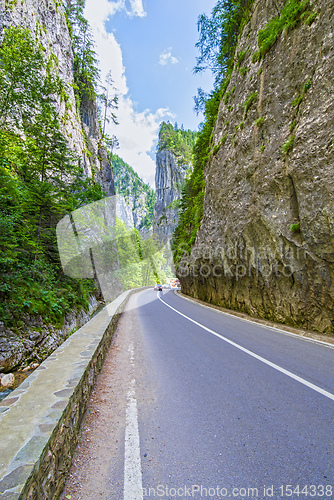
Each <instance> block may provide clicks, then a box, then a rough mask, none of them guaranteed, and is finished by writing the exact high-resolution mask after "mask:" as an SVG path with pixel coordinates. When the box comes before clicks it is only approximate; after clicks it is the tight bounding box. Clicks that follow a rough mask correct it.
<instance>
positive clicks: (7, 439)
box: [0, 289, 138, 500]
mask: <svg viewBox="0 0 334 500" xmlns="http://www.w3.org/2000/svg"><path fill="white" fill-rule="evenodd" d="M137 290H138V289H136V290H135V291H137ZM133 292H134V290H131V291H127V292H124V293H123V294H122V295H120V296H119V297H118V298H117V299H116V300H114V301H113V302H111V303H110V304H108V305H107V306H106V307H105V308H104V309H103V310H102V311H101V312H99V313H98V314H97V315H96V316H95V317H94V318H92V319H91V320H90V321H89V322H88V323H86V324H85V325H84V326H83V327H82V328H80V329H79V330H78V331H77V332H76V333H74V334H73V335H72V336H71V337H69V338H68V339H67V340H66V341H65V342H64V343H63V344H62V345H61V346H60V347H59V348H58V349H56V351H54V352H53V353H52V354H51V356H49V357H48V358H47V359H46V360H45V361H44V362H43V363H42V364H41V365H40V366H39V368H38V369H37V370H35V371H34V372H33V373H32V374H31V375H30V376H29V377H28V378H27V379H26V380H25V381H24V382H23V384H21V385H20V386H19V387H18V388H17V389H15V390H14V391H13V392H12V393H11V394H10V395H9V396H8V397H7V398H5V399H4V400H3V401H2V402H1V403H0V499H1V500H25V499H29V500H52V499H57V498H58V497H59V495H60V493H61V492H62V490H63V488H64V483H65V479H66V475H67V473H68V471H69V468H70V466H71V460H72V455H73V453H74V450H75V447H76V444H77V441H78V437H79V429H80V424H81V420H82V417H83V415H84V412H85V409H86V405H87V402H88V398H89V395H90V393H91V390H92V388H93V385H94V382H95V379H96V376H97V374H98V372H99V371H100V369H101V366H102V363H103V360H104V357H105V354H106V351H107V349H108V347H109V345H110V341H111V338H112V335H113V332H114V329H115V327H116V324H117V321H118V319H119V316H120V314H121V313H122V311H123V310H124V306H125V304H126V302H127V299H128V297H129V295H130V294H131V293H133Z"/></svg>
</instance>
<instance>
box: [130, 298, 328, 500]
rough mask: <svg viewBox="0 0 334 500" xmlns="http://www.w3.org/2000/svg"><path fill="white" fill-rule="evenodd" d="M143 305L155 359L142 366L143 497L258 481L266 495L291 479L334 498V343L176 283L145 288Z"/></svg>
mask: <svg viewBox="0 0 334 500" xmlns="http://www.w3.org/2000/svg"><path fill="white" fill-rule="evenodd" d="M158 297H159V298H158ZM137 305H138V310H137V312H138V316H139V321H140V324H141V335H142V337H143V344H144V346H145V348H144V359H145V362H144V363H145V368H146V369H145V376H144V375H143V374H141V372H140V371H139V372H138V374H137V376H138V378H137V377H136V387H137V389H136V391H137V401H138V414H139V416H138V428H139V436H140V456H141V462H142V469H143V473H142V487H143V489H144V498H145V493H146V494H147V498H154V492H155V493H156V497H158V493H159V494H161V495H162V493H169V495H168V494H165V495H164V496H160V498H173V496H174V498H175V497H176V498H177V497H179V498H182V497H183V498H191V497H192V495H193V497H194V498H196V497H197V498H201V497H202V498H203V497H204V498H205V495H207V497H210V496H211V497H214V498H219V496H221V497H222V498H224V496H225V497H229V496H231V497H233V496H234V495H235V496H234V497H235V498H244V497H248V498H249V497H252V496H255V495H256V490H254V488H257V490H258V492H259V497H260V498H261V497H262V498H291V494H290V493H291V490H290V488H292V491H293V490H294V491H295V492H294V493H293V494H292V498H298V497H300V498H324V497H327V498H332V497H333V498H334V439H333V438H334V426H333V423H334V422H333V416H334V396H333V394H334V350H333V349H332V348H329V347H326V346H323V345H319V344H315V343H314V342H311V341H307V340H304V339H301V338H297V337H294V336H291V335H288V334H285V333H281V332H278V331H274V330H272V329H269V328H265V327H262V326H259V325H258V324H255V323H251V322H247V321H242V320H240V319H239V318H236V317H232V316H228V315H225V314H222V313H220V312H218V311H215V310H212V309H209V308H204V307H201V306H199V305H198V304H196V303H193V302H190V301H188V300H185V299H183V298H180V297H178V296H176V295H175V294H174V293H173V292H163V293H161V292H159V293H158V294H157V293H155V292H153V291H150V290H149V291H146V292H145V293H142V294H140V295H139V296H138V302H137ZM167 305H169V306H171V307H173V308H174V309H175V310H176V311H179V312H181V313H182V314H183V315H185V316H187V317H189V318H191V319H192V320H193V321H196V322H198V323H199V324H195V323H194V322H193V321H190V320H189V319H188V318H186V317H185V316H181V315H180V314H178V313H177V312H176V311H175V310H173V309H171V307H167ZM200 325H203V326H204V327H206V328H209V329H210V330H212V331H213V332H215V333H216V334H218V336H217V335H215V334H214V333H213V332H209V331H207V330H205V329H203V328H202V326H200ZM220 335H221V336H222V337H224V338H225V339H227V340H230V341H232V342H234V343H236V344H237V345H238V346H240V347H242V348H244V349H246V350H247V351H251V352H252V353H254V354H256V355H258V356H260V357H261V358H263V360H262V359H258V358H255V357H254V356H252V355H251V354H250V353H249V352H245V351H243V350H240V348H238V347H237V346H235V345H231V344H230V343H228V342H227V341H226V340H224V339H223V338H222V337H219V336H220ZM265 361H268V362H270V363H273V364H274V365H277V368H276V366H274V367H273V366H270V365H268V364H266V363H265ZM278 368H282V369H283V370H286V371H287V372H289V373H288V374H287V373H285V372H282V371H279V369H278ZM290 373H291V375H296V376H297V377H299V378H300V379H301V380H299V379H298V378H297V380H296V379H294V378H291V375H290ZM304 381H305V382H306V383H309V384H311V387H309V386H307V385H305V384H304ZM147 386H150V387H153V388H154V389H153V390H154V401H153V402H152V401H149V403H148V404H145V398H143V399H142V400H141V397H140V394H141V389H140V388H141V387H147ZM313 386H315V387H313ZM316 388H319V389H320V390H324V391H326V392H328V393H329V394H326V392H325V393H324V394H323V393H321V392H318V391H317V390H316ZM330 395H332V398H333V399H330ZM149 460H151V462H150V461H149ZM159 485H160V486H163V488H161V487H160V489H158V486H159ZM194 485H197V486H199V489H198V490H199V491H196V488H194V487H193V486H194ZM287 485H292V486H287ZM298 485H299V488H300V493H299V495H298V489H296V488H297V486H298ZM311 485H313V486H315V487H316V489H314V488H311V489H310V486H311ZM217 486H218V491H217ZM272 486H274V488H273V489H272ZM305 486H307V487H308V489H305V488H304V487H305ZM321 486H324V491H323V489H322V487H321ZM326 486H327V490H326ZM330 486H333V491H332V490H331V488H330ZM185 487H189V488H190V489H189V488H188V490H186V488H185ZM149 488H151V492H149ZM264 488H266V490H264ZM268 488H270V489H269V490H268ZM287 488H288V489H287ZM303 489H304V493H303V494H302V493H301V491H302V490H303ZM168 490H169V491H168ZM264 491H266V492H267V494H265V495H264V494H263V493H264ZM189 492H191V495H189ZM214 492H215V494H214ZM149 493H150V495H149V496H148V494H149ZM174 493H176V495H174ZM178 493H179V494H180V495H178ZM217 493H218V494H217ZM271 493H273V496H271ZM186 494H187V495H186ZM177 495H178V496H177Z"/></svg>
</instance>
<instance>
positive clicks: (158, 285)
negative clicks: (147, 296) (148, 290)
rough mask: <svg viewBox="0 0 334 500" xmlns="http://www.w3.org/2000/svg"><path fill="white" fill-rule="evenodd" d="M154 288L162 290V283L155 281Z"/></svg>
mask: <svg viewBox="0 0 334 500" xmlns="http://www.w3.org/2000/svg"><path fill="white" fill-rule="evenodd" d="M154 290H157V291H158V292H161V291H162V285H160V284H159V283H156V284H155V285H154Z"/></svg>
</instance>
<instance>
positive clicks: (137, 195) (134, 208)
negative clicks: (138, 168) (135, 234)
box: [111, 155, 154, 230]
mask: <svg viewBox="0 0 334 500" xmlns="http://www.w3.org/2000/svg"><path fill="white" fill-rule="evenodd" d="M111 163H112V167H113V172H114V178H115V190H116V193H117V216H118V217H119V218H120V219H121V220H122V221H123V222H124V223H125V224H126V225H127V226H128V227H135V228H136V229H138V230H142V229H151V226H152V218H153V205H154V191H153V189H152V188H151V187H150V186H149V185H148V184H145V182H144V181H143V180H142V179H141V178H140V177H139V175H138V174H137V172H135V171H134V170H133V168H132V167H131V166H130V165H128V164H127V163H126V162H125V161H124V160H122V158H120V157H119V156H117V155H112V156H111Z"/></svg>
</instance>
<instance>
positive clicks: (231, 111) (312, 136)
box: [179, 0, 334, 332]
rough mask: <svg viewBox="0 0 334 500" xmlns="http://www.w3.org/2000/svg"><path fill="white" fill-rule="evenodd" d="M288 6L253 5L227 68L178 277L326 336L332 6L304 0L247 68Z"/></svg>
mask: <svg viewBox="0 0 334 500" xmlns="http://www.w3.org/2000/svg"><path fill="white" fill-rule="evenodd" d="M284 3H285V2H283V1H276V2H275V5H274V2H271V1H268V0H259V1H256V2H254V6H253V11H252V15H251V18H250V21H249V22H248V24H247V25H246V26H245V28H244V31H243V34H242V36H241V39H240V41H239V43H238V46H237V49H236V54H238V53H240V52H241V51H246V55H245V59H244V61H243V62H242V66H243V67H244V68H246V70H244V71H243V72H240V71H239V68H236V67H235V68H234V71H233V74H232V77H231V80H230V83H229V86H228V88H227V91H228V92H229V93H228V94H225V97H224V98H223V100H222V102H221V104H220V108H219V114H218V118H217V121H216V125H215V128H214V136H213V145H212V154H211V157H210V160H209V162H208V164H207V166H206V169H205V182H206V191H205V200H204V215H203V219H202V223H201V227H200V229H199V231H198V233H197V238H196V242H195V246H194V247H193V250H192V253H191V256H190V258H185V260H184V262H183V263H181V266H180V268H179V275H180V279H181V282H182V289H183V291H185V292H186V293H187V294H189V295H192V296H194V297H198V298H200V299H203V300H206V301H209V302H212V303H215V304H219V305H222V306H225V307H229V308H232V309H238V310H242V311H246V312H248V313H251V314H253V315H255V316H260V317H265V318H270V319H272V320H275V321H280V322H286V323H290V324H295V325H299V326H302V327H304V328H309V329H315V330H318V331H321V332H333V331H334V232H333V230H334V177H333V168H334V135H333V128H334V92H333V81H334V65H333V60H334V43H333V41H334V38H333V37H334V22H333V21H334V3H333V2H328V0H314V1H311V2H310V7H311V9H312V11H313V12H315V13H317V14H318V16H317V17H316V18H315V20H314V21H313V23H312V24H310V25H307V24H305V23H299V24H298V25H297V26H296V27H295V29H293V30H292V31H289V32H288V33H282V35H281V36H280V37H279V39H278V40H277V42H276V43H275V45H274V46H273V47H272V48H271V49H270V51H269V52H268V53H267V54H266V55H265V57H264V59H262V60H261V61H259V62H256V63H252V62H251V56H252V54H253V53H254V52H256V50H257V49H258V46H257V33H258V31H259V30H260V29H263V28H264V26H265V25H266V24H267V23H268V21H269V20H270V19H272V18H273V17H274V16H276V15H277V10H276V7H277V8H279V9H281V8H282V7H283V6H284ZM242 73H243V74H242ZM247 103H248V104H247ZM214 146H216V147H215V148H214Z"/></svg>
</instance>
